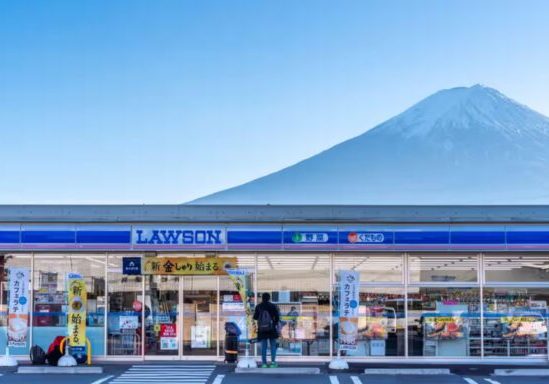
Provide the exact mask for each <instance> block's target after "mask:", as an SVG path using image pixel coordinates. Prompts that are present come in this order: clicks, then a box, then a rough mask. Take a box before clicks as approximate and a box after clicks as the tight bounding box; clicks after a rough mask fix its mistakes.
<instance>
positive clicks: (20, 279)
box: [8, 268, 29, 347]
mask: <svg viewBox="0 0 549 384" xmlns="http://www.w3.org/2000/svg"><path fill="white" fill-rule="evenodd" d="M9 291H10V293H9V301H8V305H9V308H8V347H26V346H27V334H28V328H29V270H28V269H25V268H10V269H9Z"/></svg>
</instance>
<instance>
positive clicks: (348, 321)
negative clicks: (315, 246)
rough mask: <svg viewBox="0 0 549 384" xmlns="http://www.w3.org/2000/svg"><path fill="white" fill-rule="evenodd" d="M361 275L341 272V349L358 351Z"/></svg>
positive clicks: (353, 272)
mask: <svg viewBox="0 0 549 384" xmlns="http://www.w3.org/2000/svg"><path fill="white" fill-rule="evenodd" d="M359 288H360V274H359V273H358V272H355V271H340V272H339V335H338V336H339V349H340V350H355V349H357V336H358V303H359Z"/></svg>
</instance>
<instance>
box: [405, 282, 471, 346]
mask: <svg viewBox="0 0 549 384" xmlns="http://www.w3.org/2000/svg"><path fill="white" fill-rule="evenodd" d="M408 354H409V356H437V357H438V356H449V357H468V356H480V308H479V289H478V288H461V287H459V288H458V287H456V288H438V287H422V288H419V287H409V288H408Z"/></svg>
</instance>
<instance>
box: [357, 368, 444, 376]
mask: <svg viewBox="0 0 549 384" xmlns="http://www.w3.org/2000/svg"><path fill="white" fill-rule="evenodd" d="M364 374H366V375H450V370H449V369H448V368H366V369H365V370H364Z"/></svg>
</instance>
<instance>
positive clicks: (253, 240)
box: [227, 225, 282, 249]
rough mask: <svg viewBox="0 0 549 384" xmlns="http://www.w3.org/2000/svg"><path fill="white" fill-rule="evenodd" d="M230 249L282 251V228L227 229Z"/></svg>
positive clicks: (239, 227)
mask: <svg viewBox="0 0 549 384" xmlns="http://www.w3.org/2000/svg"><path fill="white" fill-rule="evenodd" d="M227 244H228V246H229V248H241V249H245V248H248V247H254V246H256V245H257V244H260V245H261V246H262V248H273V249H280V248H281V247H282V226H280V225H278V226H257V225H256V226H251V225H250V226H230V227H228V228H227Z"/></svg>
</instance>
